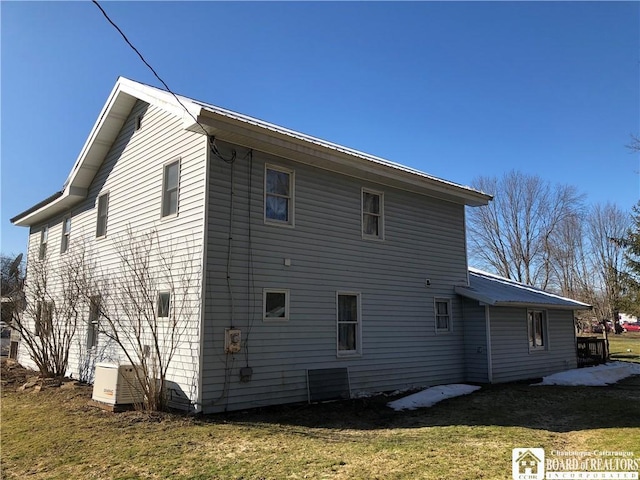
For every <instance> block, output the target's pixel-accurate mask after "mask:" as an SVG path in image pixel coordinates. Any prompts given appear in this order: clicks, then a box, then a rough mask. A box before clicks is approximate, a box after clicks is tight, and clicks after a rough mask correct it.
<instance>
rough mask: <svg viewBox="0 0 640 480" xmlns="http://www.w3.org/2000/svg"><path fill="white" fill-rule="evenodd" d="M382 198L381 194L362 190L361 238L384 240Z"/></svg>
mask: <svg viewBox="0 0 640 480" xmlns="http://www.w3.org/2000/svg"><path fill="white" fill-rule="evenodd" d="M383 212H384V197H383V195H382V193H379V192H372V191H370V190H365V189H362V237H363V238H369V239H371V238H374V239H383V238H384V233H383V232H384V215H383Z"/></svg>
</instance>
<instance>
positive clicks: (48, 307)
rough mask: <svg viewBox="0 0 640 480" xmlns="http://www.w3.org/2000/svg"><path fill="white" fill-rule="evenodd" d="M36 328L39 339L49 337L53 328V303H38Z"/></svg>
mask: <svg viewBox="0 0 640 480" xmlns="http://www.w3.org/2000/svg"><path fill="white" fill-rule="evenodd" d="M35 327H36V328H35V330H36V335H37V336H38V337H48V336H49V334H50V333H51V330H52V328H53V302H43V301H38V303H37V304H36V324H35Z"/></svg>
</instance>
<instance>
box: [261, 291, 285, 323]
mask: <svg viewBox="0 0 640 480" xmlns="http://www.w3.org/2000/svg"><path fill="white" fill-rule="evenodd" d="M263 313H264V316H263V320H265V321H269V320H271V321H273V320H289V290H274V289H268V290H267V289H265V290H264V292H263Z"/></svg>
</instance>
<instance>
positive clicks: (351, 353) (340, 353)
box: [336, 290, 362, 358]
mask: <svg viewBox="0 0 640 480" xmlns="http://www.w3.org/2000/svg"><path fill="white" fill-rule="evenodd" d="M340 296H350V297H356V301H357V302H358V318H357V320H356V322H345V321H343V322H341V321H340ZM341 323H348V324H353V323H355V324H356V349H355V350H340V324H341ZM336 356H337V357H341V358H342V357H359V356H362V294H361V292H354V291H347V290H338V291H336Z"/></svg>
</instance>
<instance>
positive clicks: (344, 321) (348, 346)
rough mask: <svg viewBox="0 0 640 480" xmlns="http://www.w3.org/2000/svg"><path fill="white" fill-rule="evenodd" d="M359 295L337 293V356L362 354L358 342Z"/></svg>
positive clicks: (359, 324)
mask: <svg viewBox="0 0 640 480" xmlns="http://www.w3.org/2000/svg"><path fill="white" fill-rule="evenodd" d="M360 326H361V322H360V294H359V293H347V292H338V293H337V336H338V355H339V356H342V355H355V354H359V353H361V352H362V349H361V341H360V331H361V330H360Z"/></svg>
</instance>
